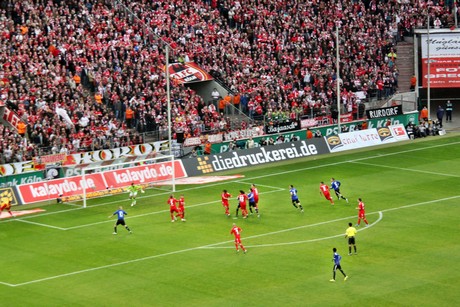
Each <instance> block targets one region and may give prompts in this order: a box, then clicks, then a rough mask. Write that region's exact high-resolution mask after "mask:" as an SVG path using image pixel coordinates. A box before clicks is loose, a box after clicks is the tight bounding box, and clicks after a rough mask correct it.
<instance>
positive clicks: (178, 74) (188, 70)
mask: <svg viewBox="0 0 460 307" xmlns="http://www.w3.org/2000/svg"><path fill="white" fill-rule="evenodd" d="M169 75H170V77H171V79H172V80H173V82H175V83H176V84H182V83H191V82H203V81H210V80H214V78H213V77H212V76H211V75H210V74H208V73H207V72H206V71H205V70H204V69H202V68H201V67H200V66H198V64H196V63H195V62H187V63H173V64H169Z"/></svg>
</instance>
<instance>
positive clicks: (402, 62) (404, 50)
mask: <svg viewBox="0 0 460 307" xmlns="http://www.w3.org/2000/svg"><path fill="white" fill-rule="evenodd" d="M396 51H397V53H396V54H397V56H398V58H397V60H396V67H397V68H398V70H399V77H398V92H400V93H403V92H409V91H410V79H411V77H412V75H413V74H414V43H413V42H412V40H409V39H406V41H403V42H399V43H398V45H397V46H396Z"/></svg>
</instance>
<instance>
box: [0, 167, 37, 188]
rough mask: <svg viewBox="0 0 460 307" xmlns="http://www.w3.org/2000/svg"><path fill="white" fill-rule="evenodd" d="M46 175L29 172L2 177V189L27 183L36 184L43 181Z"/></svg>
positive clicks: (0, 178)
mask: <svg viewBox="0 0 460 307" xmlns="http://www.w3.org/2000/svg"><path fill="white" fill-rule="evenodd" d="M43 179H44V174H43V172H42V171H37V172H27V173H24V174H18V175H12V176H0V188H5V187H14V186H17V185H21V184H26V183H34V182H40V181H43Z"/></svg>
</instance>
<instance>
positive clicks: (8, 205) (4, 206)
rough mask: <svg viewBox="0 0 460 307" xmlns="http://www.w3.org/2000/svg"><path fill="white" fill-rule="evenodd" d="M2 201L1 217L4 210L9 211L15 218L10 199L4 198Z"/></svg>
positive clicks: (0, 204) (0, 207)
mask: <svg viewBox="0 0 460 307" xmlns="http://www.w3.org/2000/svg"><path fill="white" fill-rule="evenodd" d="M0 201H1V203H0V215H1V214H2V212H3V210H6V211H8V213H9V214H10V215H11V216H12V217H14V215H13V213H12V212H11V201H10V199H9V197H6V196H2V197H1V199H0Z"/></svg>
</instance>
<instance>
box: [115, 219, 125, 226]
mask: <svg viewBox="0 0 460 307" xmlns="http://www.w3.org/2000/svg"><path fill="white" fill-rule="evenodd" d="M116 225H117V226H118V225H123V226H125V225H126V223H125V220H117V224H116Z"/></svg>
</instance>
